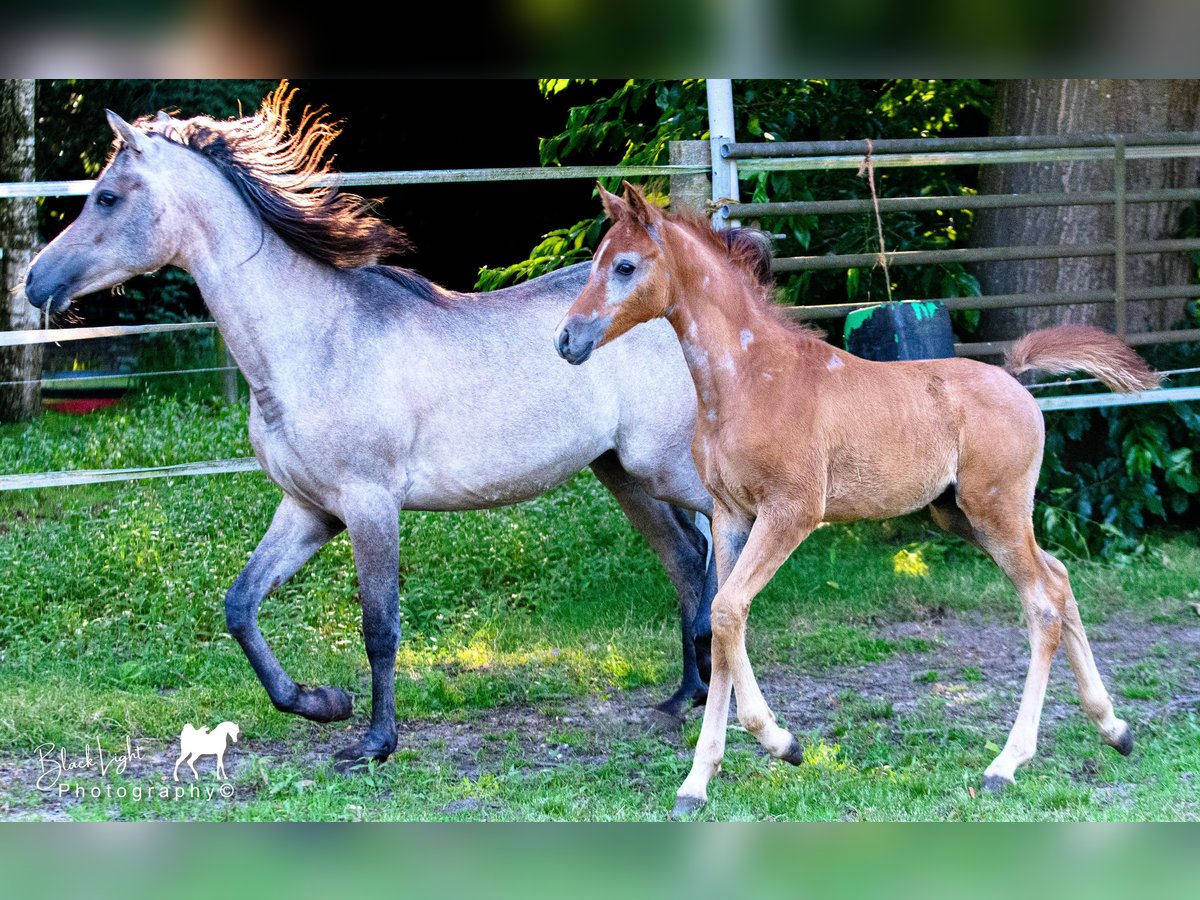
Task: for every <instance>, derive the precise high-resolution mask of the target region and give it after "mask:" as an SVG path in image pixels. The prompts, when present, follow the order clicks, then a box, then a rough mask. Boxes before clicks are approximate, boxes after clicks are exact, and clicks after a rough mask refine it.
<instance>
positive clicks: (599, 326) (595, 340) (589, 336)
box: [554, 315, 612, 366]
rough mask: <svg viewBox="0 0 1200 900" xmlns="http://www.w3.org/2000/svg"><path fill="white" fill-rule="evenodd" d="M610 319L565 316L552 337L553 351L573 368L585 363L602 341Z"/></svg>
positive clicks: (606, 317)
mask: <svg viewBox="0 0 1200 900" xmlns="http://www.w3.org/2000/svg"><path fill="white" fill-rule="evenodd" d="M611 321H612V319H611V318H610V317H608V316H605V317H604V318H603V319H599V318H588V317H586V316H580V315H574V316H567V318H566V319H564V320H563V323H562V324H561V325H560V326H558V333H557V334H556V335H555V336H554V349H555V350H557V351H558V355H559V356H561V357H562V358H563V359H565V360H566V361H567V362H569V363H570V364H571V365H573V366H577V365H579V364H580V363H582V362H585V361H586V360H587V358H588V357H589V356H591V355H592V351H593V350H595V349H596V348H597V347H598V346H600V342H601V341H602V340H604V333H605V332H606V331H607V330H608V324H609V322H611Z"/></svg>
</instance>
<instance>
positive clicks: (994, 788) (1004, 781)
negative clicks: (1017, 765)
mask: <svg viewBox="0 0 1200 900" xmlns="http://www.w3.org/2000/svg"><path fill="white" fill-rule="evenodd" d="M1013 784H1016V782H1015V781H1013V780H1012V779H1010V778H1005V777H1003V776H1001V775H984V776H983V789H984V790H985V791H990V792H991V793H993V794H1000V793H1003V792H1004V789H1005V788H1006V787H1008V786H1009V785H1013Z"/></svg>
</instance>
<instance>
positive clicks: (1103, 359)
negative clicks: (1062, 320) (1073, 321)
mask: <svg viewBox="0 0 1200 900" xmlns="http://www.w3.org/2000/svg"><path fill="white" fill-rule="evenodd" d="M1004 369H1005V371H1007V372H1009V373H1010V374H1012V375H1020V374H1021V373H1022V372H1028V371H1029V370H1031V369H1037V370H1039V371H1042V372H1049V373H1050V374H1052V375H1066V374H1069V373H1071V372H1087V373H1088V374H1090V375H1094V376H1095V377H1096V378H1099V379H1100V381H1101V382H1103V383H1104V384H1105V385H1106V386H1107V387H1108V388H1109V389H1110V390H1114V391H1121V392H1122V393H1131V392H1132V391H1146V390H1150V389H1151V388H1156V387H1158V385H1159V383H1160V382H1161V381H1162V376H1161V375H1159V374H1158V373H1157V372H1155V371H1154V370H1153V369H1152V368H1150V366H1149V365H1147V364H1146V361H1145V360H1144V359H1142V358H1141V357H1140V356H1138V355H1137V354H1136V353H1134V352H1133V350H1132V349H1130V347H1129V345H1128V344H1126V343H1125V342H1124V341H1123V340H1121V339H1120V338H1119V337H1117V336H1116V335H1115V334H1109V333H1108V332H1107V331H1104V330H1102V329H1100V328H1093V327H1092V326H1090V325H1059V326H1058V327H1057V328H1043V329H1042V330H1041V331H1032V332H1030V333H1029V334H1027V335H1025V337H1023V338H1021V339H1020V340H1019V341H1017V343H1016V344H1014V345H1013V347H1012V349H1011V350H1009V351H1008V353H1006V354H1005V356H1004Z"/></svg>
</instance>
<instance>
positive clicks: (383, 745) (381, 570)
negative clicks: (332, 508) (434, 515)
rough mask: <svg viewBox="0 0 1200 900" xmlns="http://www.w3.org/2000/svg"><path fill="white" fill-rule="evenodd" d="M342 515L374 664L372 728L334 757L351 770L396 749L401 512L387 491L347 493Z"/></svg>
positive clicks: (372, 671) (379, 758) (372, 664)
mask: <svg viewBox="0 0 1200 900" xmlns="http://www.w3.org/2000/svg"><path fill="white" fill-rule="evenodd" d="M342 514H343V515H344V516H345V517H346V529H347V530H348V531H349V532H350V544H351V546H352V547H353V549H354V567H355V568H356V569H357V570H358V586H359V591H360V592H361V594H362V616H363V637H364V639H365V640H366V644H367V659H368V660H369V661H370V663H371V725H370V727H369V728H368V729H367V733H366V734H364V735H363V736H362V737H361V738H360V739H359V740H357V741H355V742H354V743H353V744H351V745H350V746H349V747H346V748H345V749H343V750H339V751H338V752H337V753H336V754H334V760H335V761H336V762H337V764H338V767H339V768H341V769H343V770H347V769H350V768H353V767H354V766H355V765H356V764H358V763H361V762H364V761H367V760H372V759H375V760H385V759H387V758H388V756H390V755H391V753H392V751H393V750H395V749H396V650H397V649H399V647H400V573H399V570H400V523H399V517H400V509H399V506H398V504H397V503H396V501H395V499H393V498H392V496H391V495H390V494H389V493H387V492H386V491H384V490H381V489H378V488H363V489H362V490H359V491H345V492H343V496H342Z"/></svg>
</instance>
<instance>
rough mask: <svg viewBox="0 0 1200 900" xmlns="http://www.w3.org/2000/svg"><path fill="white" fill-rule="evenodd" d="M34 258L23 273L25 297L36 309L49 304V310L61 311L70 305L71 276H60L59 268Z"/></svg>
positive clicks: (53, 311)
mask: <svg viewBox="0 0 1200 900" xmlns="http://www.w3.org/2000/svg"><path fill="white" fill-rule="evenodd" d="M55 269H56V267H54V266H52V265H46V264H44V261H43V260H41V259H36V260H34V262H33V265H32V266H30V267H29V271H28V272H26V273H25V299H27V300H28V301H29V302H30V304H32V305H33V306H34V307H36V308H37V309H44V308H45V306H46V304H47V303H49V304H50V312H52V313H57V312H62V311H63V310H64V309H66V308H67V307H68V306H70V305H71V295H70V293H69V291H70V290H71V282H72V281H73V280H74V279H73V278H70V277H67V278H64V277H62V272H61V270H59V271H56V270H55Z"/></svg>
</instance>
